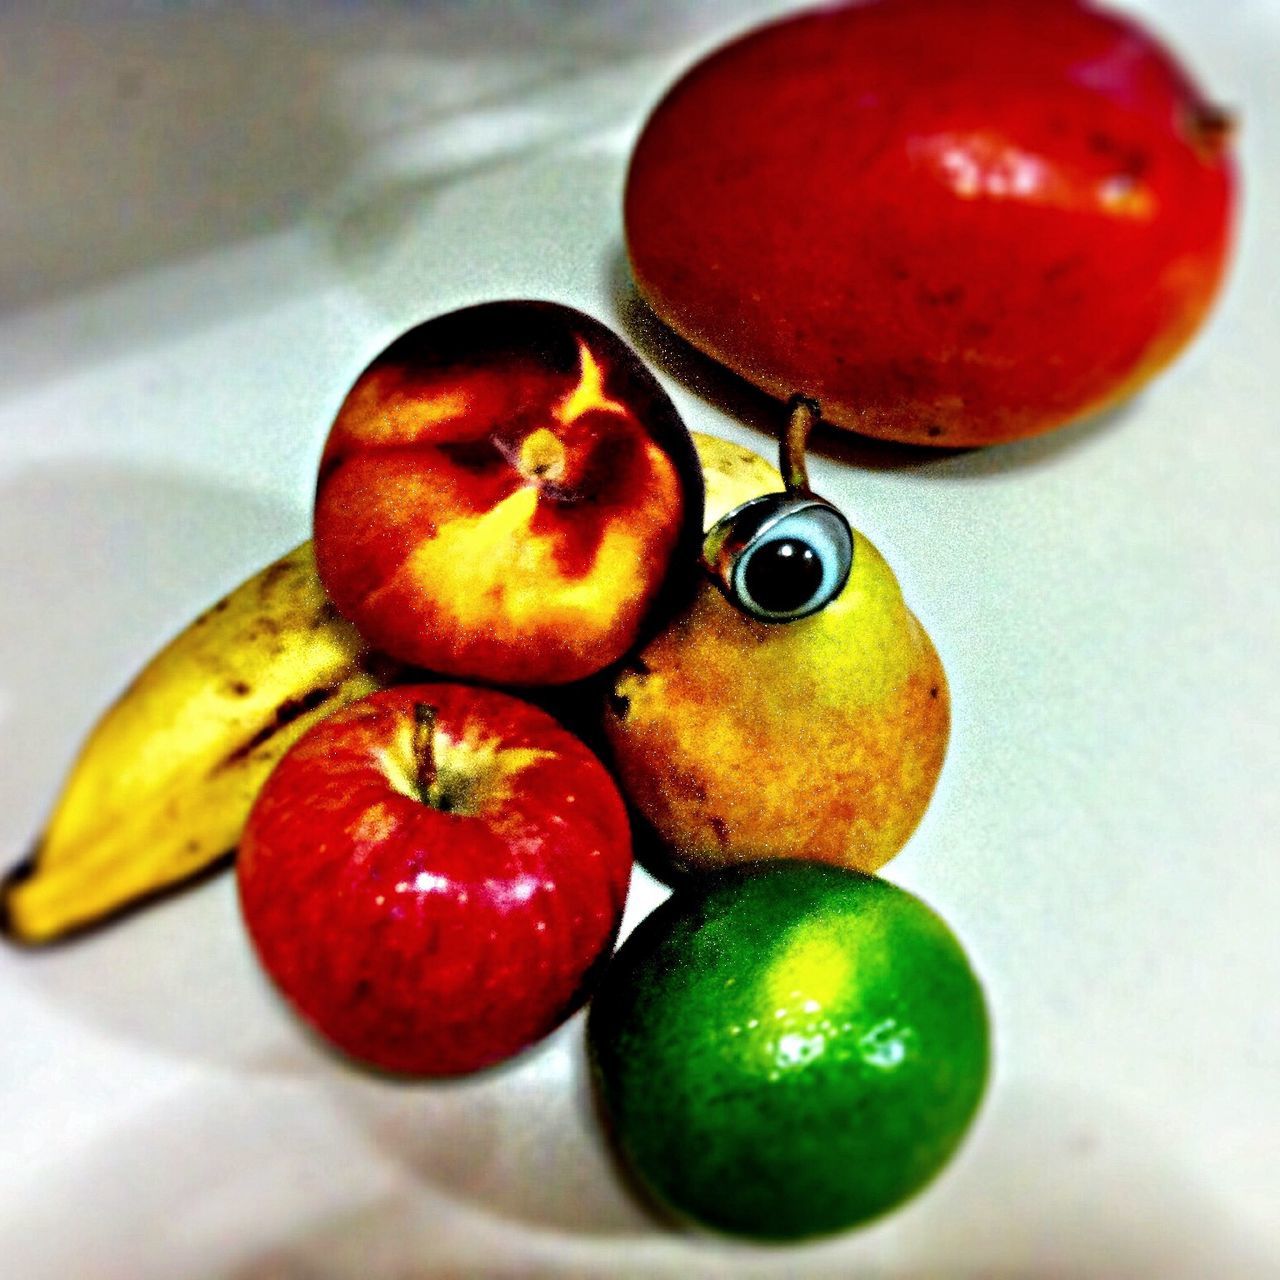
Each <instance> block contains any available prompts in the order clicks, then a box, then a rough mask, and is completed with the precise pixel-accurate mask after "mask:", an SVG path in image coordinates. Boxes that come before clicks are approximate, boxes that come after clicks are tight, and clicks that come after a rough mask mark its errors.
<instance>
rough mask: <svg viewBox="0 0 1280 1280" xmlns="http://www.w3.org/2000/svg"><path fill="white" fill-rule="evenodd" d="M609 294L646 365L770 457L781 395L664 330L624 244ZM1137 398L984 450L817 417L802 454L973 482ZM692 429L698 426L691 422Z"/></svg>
mask: <svg viewBox="0 0 1280 1280" xmlns="http://www.w3.org/2000/svg"><path fill="white" fill-rule="evenodd" d="M606 275H607V284H608V289H609V294H610V296H611V297H612V299H613V308H614V313H615V315H616V318H617V320H618V323H619V324H620V325H621V328H622V331H623V333H624V334H625V335H626V337H627V338H628V339H629V341H630V342H631V344H632V345H633V346H634V347H635V348H636V350H637V351H638V352H639V353H640V354H641V355H642V356H643V357H644V358H645V360H647V361H648V362H649V363H650V364H652V365H654V366H655V367H657V368H658V369H659V370H661V372H662V373H664V374H666V375H667V376H668V377H670V378H672V379H673V380H674V381H675V382H677V383H678V384H679V385H680V386H682V387H683V388H684V389H685V390H686V391H690V392H692V393H693V394H694V395H696V396H698V397H699V398H700V399H701V400H704V401H706V403H708V404H709V405H711V406H712V407H714V408H716V409H718V410H720V411H721V412H722V413H725V414H727V415H728V416H729V417H731V418H733V419H735V420H736V421H738V422H740V423H742V425H743V426H745V427H749V428H750V429H751V430H753V431H756V432H758V433H760V434H761V435H763V436H765V437H767V440H768V444H767V445H766V444H765V443H761V444H759V445H756V446H755V447H756V448H757V451H758V452H761V453H763V454H765V455H766V456H767V457H768V458H769V460H770V461H773V460H774V455H775V452H776V442H777V441H778V439H779V436H780V433H781V431H782V428H783V426H784V425H785V421H786V413H785V409H784V406H783V404H782V402H781V401H778V400H775V399H774V398H773V397H772V396H770V395H767V394H766V393H765V392H763V391H761V390H760V389H759V388H758V387H756V386H755V385H754V384H752V383H750V382H748V381H747V380H746V379H745V378H743V377H741V376H740V375H738V374H736V373H734V372H733V371H732V370H731V369H728V368H726V367H725V366H724V365H722V364H720V363H719V362H718V361H715V360H713V359H711V358H710V357H709V356H706V355H704V354H703V353H702V352H701V351H699V350H698V349H697V348H696V347H694V346H693V345H692V344H690V343H689V342H687V341H685V339H684V338H682V337H680V335H679V334H677V333H676V332H675V331H674V330H673V329H671V328H669V327H668V326H667V325H666V324H665V323H663V321H662V320H660V319H659V318H658V316H657V315H656V314H655V313H654V311H653V309H652V308H651V307H650V306H649V304H648V303H647V302H645V300H644V299H643V298H642V297H641V296H640V293H639V291H638V289H637V288H636V284H635V280H634V278H633V276H632V274H631V267H630V264H629V262H628V260H627V254H626V250H625V249H624V248H623V247H622V246H621V245H615V246H614V248H613V250H612V252H611V253H610V254H609V256H608V259H607V265H606ZM1137 403H1138V400H1137V398H1135V399H1132V400H1129V401H1126V402H1125V403H1124V404H1122V405H1118V406H1116V407H1115V408H1112V409H1106V410H1103V411H1102V412H1100V413H1096V414H1093V415H1091V416H1090V417H1087V418H1083V419H1081V420H1080V421H1079V422H1076V423H1073V424H1071V425H1070V426H1066V427H1060V428H1058V429H1057V430H1055V431H1051V432H1048V433H1046V434H1044V435H1040V436H1033V437H1031V438H1029V439H1025V440H1014V441H1010V442H1009V443H1007V444H998V445H989V446H987V447H985V448H930V447H928V446H925V445H911V444H901V443H898V442H897V441H892V440H877V439H874V438H872V437H871V436H863V435H858V434H857V433H855V432H852V431H845V430H842V429H840V428H837V427H833V426H831V425H830V424H828V423H825V422H823V423H820V424H819V425H818V428H817V430H816V431H815V432H814V434H813V436H812V437H811V439H810V443H809V452H810V453H812V454H813V455H815V456H817V457H821V458H829V459H830V460H831V461H833V462H839V463H842V464H844V465H845V466H850V467H856V468H859V469H861V470H864V471H909V472H911V473H912V474H913V475H920V476H925V477H945V478H947V479H960V480H980V479H982V478H984V477H986V476H996V475H1004V474H1008V473H1010V472H1015V471H1025V470H1034V469H1036V468H1038V467H1042V466H1049V465H1053V464H1054V463H1056V462H1058V461H1059V460H1060V459H1062V458H1063V457H1065V456H1067V455H1068V454H1070V453H1072V452H1074V451H1076V450H1079V449H1081V448H1085V447H1087V446H1089V445H1090V444H1092V443H1094V442H1096V441H1097V440H1099V439H1101V438H1102V437H1104V436H1106V435H1108V434H1109V433H1110V432H1111V431H1113V430H1114V429H1116V428H1118V427H1119V426H1120V425H1121V424H1122V423H1123V422H1124V421H1125V420H1126V419H1127V418H1128V417H1129V415H1130V414H1131V413H1132V412H1133V409H1134V407H1135V405H1136V404H1137ZM693 425H694V426H695V427H696V426H697V425H698V424H696V423H695V424H693Z"/></svg>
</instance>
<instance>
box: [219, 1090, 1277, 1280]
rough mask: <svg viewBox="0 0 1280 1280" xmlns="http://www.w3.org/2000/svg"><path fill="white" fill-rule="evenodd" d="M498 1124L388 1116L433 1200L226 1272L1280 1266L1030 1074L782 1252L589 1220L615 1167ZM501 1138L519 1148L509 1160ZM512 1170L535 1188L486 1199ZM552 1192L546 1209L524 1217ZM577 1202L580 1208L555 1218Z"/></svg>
mask: <svg viewBox="0 0 1280 1280" xmlns="http://www.w3.org/2000/svg"><path fill="white" fill-rule="evenodd" d="M524 1101H525V1102H526V1103H528V1102H529V1101H531V1099H530V1098H528V1097H527V1096H526V1097H525V1098H524ZM504 1117H505V1120H506V1121H507V1122H508V1123H509V1128H508V1129H507V1130H506V1131H505V1132H502V1133H497V1132H495V1128H496V1125H497V1118H496V1117H495V1118H494V1119H493V1121H492V1122H491V1123H490V1124H478V1123H471V1124H466V1123H461V1122H460V1123H459V1124H458V1125H457V1126H456V1128H455V1129H453V1130H452V1131H450V1130H437V1129H434V1128H432V1126H431V1124H430V1123H429V1122H428V1121H429V1117H428V1118H426V1119H424V1117H423V1116H422V1115H421V1113H417V1114H415V1112H414V1110H413V1107H412V1105H410V1106H408V1107H407V1108H406V1110H405V1111H404V1112H402V1113H400V1114H398V1115H396V1116H394V1117H392V1116H390V1115H386V1116H384V1117H382V1119H381V1123H383V1124H390V1123H395V1124H397V1125H399V1126H400V1127H401V1129H402V1132H401V1133H400V1134H399V1135H398V1136H397V1137H394V1138H390V1139H388V1141H389V1142H390V1144H391V1145H393V1146H402V1145H404V1144H405V1143H406V1141H411V1139H407V1138H406V1134H405V1133H404V1132H403V1131H404V1130H408V1131H412V1130H413V1129H414V1128H415V1127H416V1128H417V1129H418V1137H417V1139H416V1141H417V1143H418V1144H419V1147H420V1149H421V1152H422V1154H423V1155H426V1157H427V1162H426V1163H427V1165H429V1166H430V1167H429V1168H425V1167H424V1163H423V1160H422V1158H421V1157H420V1158H419V1159H418V1160H417V1161H415V1162H413V1163H412V1164H411V1165H409V1166H406V1168H414V1169H416V1170H417V1173H418V1176H424V1175H425V1178H426V1181H427V1182H428V1183H429V1184H430V1185H429V1188H428V1189H427V1190H428V1192H429V1193H424V1192H423V1191H419V1192H418V1193H417V1194H415V1193H414V1190H413V1189H412V1188H411V1187H407V1186H404V1185H400V1184H397V1185H396V1186H395V1187H394V1188H392V1189H391V1190H389V1191H388V1192H387V1193H386V1194H384V1195H382V1196H380V1197H379V1198H378V1199H376V1200H375V1201H374V1202H372V1203H367V1204H363V1205H361V1206H360V1207H359V1208H358V1209H356V1210H355V1211H353V1212H351V1213H341V1214H329V1215H326V1216H325V1217H324V1219H323V1220H322V1221H321V1222H320V1223H319V1225H317V1226H315V1227H312V1228H310V1229H306V1230H302V1231H299V1232H297V1233H296V1234H294V1235H292V1236H291V1237H289V1238H287V1239H283V1240H279V1241H276V1242H274V1243H273V1244H272V1245H271V1246H270V1247H269V1248H266V1249H263V1250H262V1251H261V1252H260V1253H259V1254H258V1255H256V1256H255V1257H253V1258H252V1259H250V1260H248V1261H247V1262H246V1263H245V1265H243V1266H242V1267H240V1268H239V1269H237V1270H236V1271H234V1272H233V1273H232V1274H233V1275H234V1277H235V1278H236V1280H263V1278H265V1277H267V1276H270V1277H271V1278H272V1280H293V1278H294V1277H297V1278H298V1280H302V1278H303V1277H306V1278H307V1280H314V1278H315V1277H319V1276H323V1277H333V1278H334V1280H338V1278H341V1277H354V1276H360V1277H368V1280H379V1277H392V1276H395V1277H407V1276H414V1277H431V1276H444V1275H457V1274H483V1275H494V1276H501V1275H519V1276H556V1277H561V1276H564V1277H570V1276H600V1275H613V1274H628V1275H644V1276H652V1277H685V1276H688V1275H698V1276H726V1277H727V1276H735V1277H737V1276H758V1277H766V1276H768V1277H774V1276H782V1275H786V1276H794V1275H803V1276H806V1277H808V1276H814V1277H847V1276H849V1275H861V1274H868V1275H876V1276H879V1277H884V1278H885V1280H926V1278H928V1277H937V1276H948V1277H954V1278H955V1280H966V1278H972V1280H977V1278H978V1277H981V1278H982V1280H1015V1278H1017V1280H1022V1278H1023V1277H1027V1276H1046V1277H1047V1276H1052V1277H1055V1280H1077V1278H1078V1280H1086V1278H1092V1277H1096V1276H1107V1277H1113V1278H1116V1280H1124V1278H1126V1277H1132V1278H1134V1280H1137V1278H1138V1277H1146V1276H1155V1275H1158V1276H1162V1277H1165V1278H1166V1280H1191V1278H1192V1277H1200V1276H1204V1275H1213V1276H1215V1277H1221V1278H1222V1280H1252V1278H1253V1277H1256V1276H1260V1275H1268V1274H1273V1273H1274V1269H1275V1264H1276V1261H1277V1260H1276V1259H1275V1258H1274V1257H1268V1251H1267V1249H1266V1248H1265V1246H1263V1245H1262V1244H1261V1242H1260V1241H1259V1240H1258V1239H1256V1238H1255V1237H1254V1236H1253V1235H1251V1233H1250V1232H1249V1231H1248V1230H1246V1229H1243V1228H1242V1227H1241V1226H1240V1224H1239V1223H1238V1222H1237V1221H1235V1220H1234V1219H1233V1217H1232V1215H1231V1214H1230V1213H1229V1212H1228V1211H1227V1209H1226V1208H1225V1207H1224V1206H1223V1205H1222V1204H1221V1203H1220V1202H1219V1201H1218V1200H1217V1199H1216V1198H1215V1196H1214V1194H1213V1193H1212V1192H1211V1191H1210V1190H1209V1188H1208V1186H1207V1185H1206V1180H1205V1179H1204V1178H1203V1177H1202V1176H1201V1173H1200V1171H1199V1170H1196V1169H1192V1168H1188V1167H1187V1165H1186V1163H1185V1161H1184V1160H1181V1159H1180V1158H1179V1157H1178V1155H1177V1154H1176V1153H1174V1152H1173V1151H1172V1150H1171V1149H1170V1147H1169V1145H1168V1142H1167V1140H1166V1139H1165V1138H1164V1137H1163V1135H1162V1134H1161V1133H1159V1132H1158V1131H1154V1130H1153V1129H1152V1127H1151V1124H1150V1121H1149V1120H1146V1121H1144V1120H1140V1119H1138V1118H1137V1117H1136V1116H1135V1115H1134V1114H1132V1112H1130V1111H1129V1110H1128V1109H1126V1108H1124V1107H1122V1106H1119V1105H1117V1104H1116V1103H1115V1102H1114V1101H1113V1100H1111V1099H1108V1098H1100V1097H1097V1096H1095V1095H1090V1094H1086V1093H1084V1092H1083V1091H1081V1090H1080V1089H1078V1088H1075V1087H1071V1086H1068V1085H1065V1084H1060V1083H1058V1082H1054V1081H1045V1080H1040V1079H1028V1080H1023V1081H1019V1082H1016V1083H1010V1084H1006V1085H1004V1086H1003V1087H1001V1088H999V1089H998V1090H997V1091H995V1093H994V1096H993V1097H992V1098H991V1099H990V1100H989V1102H988V1105H987V1107H986V1109H985V1111H984V1113H983V1114H982V1116H981V1118H980V1121H979V1124H978V1127H977V1130H976V1131H975V1132H974V1133H972V1134H971V1135H970V1138H969V1140H968V1141H967V1142H966V1144H965V1145H964V1147H963V1148H962V1149H961V1152H960V1154H959V1156H958V1157H957V1158H956V1159H955V1160H954V1161H953V1163H952V1164H951V1165H950V1166H948V1168H947V1169H946V1170H944V1171H943V1173H942V1174H941V1175H940V1177H939V1178H938V1179H937V1180H936V1181H935V1183H934V1184H932V1185H931V1186H929V1187H927V1188H926V1189H925V1190H924V1191H923V1192H922V1193H921V1194H920V1195H918V1196H917V1197H916V1198H915V1199H914V1200H912V1201H910V1202H909V1203H907V1204H906V1205H903V1206H900V1207H899V1208H898V1209H896V1210H894V1211H891V1212H890V1213H888V1214H887V1215H885V1216H884V1217H883V1218H880V1219H878V1220H876V1221H875V1222H872V1223H869V1224H867V1225H865V1226H864V1227H862V1228H860V1229H856V1230H853V1231H849V1232H845V1233H842V1234H839V1235H836V1236H832V1237H829V1238H826V1239H823V1240H820V1241H816V1242H812V1243H800V1244H791V1245H787V1244H757V1243H753V1242H748V1241H742V1240H733V1239H728V1238H724V1237H719V1236H712V1235H709V1234H706V1233H702V1232H698V1231H694V1230H685V1231H679V1230H676V1229H672V1228H669V1227H667V1226H665V1225H662V1224H659V1223H658V1222H657V1221H656V1220H655V1221H653V1222H652V1223H651V1224H649V1225H647V1226H645V1225H644V1224H643V1223H642V1222H640V1221H639V1220H637V1221H636V1222H635V1223H632V1222H631V1220H630V1219H629V1218H628V1220H627V1221H626V1222H625V1223H624V1222H622V1221H618V1222H615V1223H614V1224H612V1226H611V1225H610V1224H609V1223H606V1222H605V1221H602V1220H599V1219H597V1220H595V1221H594V1222H593V1223H590V1224H588V1223H587V1222H586V1221H585V1219H586V1218H587V1217H588V1216H590V1215H592V1214H594V1213H596V1212H598V1210H599V1203H600V1194H599V1188H598V1187H596V1186H593V1185H586V1186H585V1190H586V1193H587V1198H586V1199H580V1198H579V1197H581V1196H582V1194H583V1191H584V1181H586V1180H589V1179H594V1178H602V1177H604V1176H605V1175H606V1172H607V1171H606V1170H605V1169H603V1167H601V1166H600V1165H599V1164H597V1163H595V1162H594V1161H591V1162H588V1163H587V1164H585V1165H582V1166H578V1167H576V1168H569V1169H567V1170H566V1168H565V1166H564V1164H563V1160H564V1151H563V1150H562V1149H559V1148H557V1147H555V1146H553V1148H552V1149H551V1150H550V1151H547V1152H542V1151H539V1150H538V1149H537V1148H538V1144H540V1143H541V1142H543V1141H545V1140H546V1138H547V1136H548V1130H547V1127H546V1126H545V1125H544V1124H543V1123H541V1122H540V1120H539V1118H538V1117H536V1116H533V1115H530V1114H529V1113H528V1112H527V1110H524V1111H522V1110H519V1109H517V1108H514V1107H513V1108H512V1109H511V1111H510V1112H509V1113H504ZM565 1118H566V1117H565V1115H564V1113H563V1112H561V1111H560V1109H559V1108H558V1107H553V1108H552V1110H551V1112H550V1113H549V1114H548V1116H547V1120H548V1121H549V1122H550V1123H552V1124H555V1125H559V1124H561V1123H562V1122H563V1121H564V1120H565ZM569 1119H570V1120H571V1121H572V1122H573V1123H577V1120H576V1118H573V1117H569ZM477 1138H478V1139H479V1141H480V1143H481V1147H482V1151H481V1153H480V1154H479V1155H476V1154H471V1155H467V1154H463V1155H461V1156H459V1155H458V1154H457V1153H456V1152H455V1153H454V1155H453V1158H452V1161H451V1162H449V1161H447V1160H446V1159H445V1158H444V1157H443V1156H440V1155H439V1154H438V1153H437V1154H436V1155H434V1156H433V1155H431V1154H430V1153H429V1152H428V1150H427V1149H428V1147H429V1146H430V1145H431V1143H432V1142H433V1141H435V1140H437V1139H438V1140H440V1141H441V1142H448V1141H453V1142H454V1143H456V1144H457V1146H459V1147H461V1148H466V1147H467V1146H468V1145H469V1144H471V1143H472V1142H473V1141H475V1140H476V1139H477ZM553 1142H554V1137H553ZM495 1144H496V1145H497V1147H498V1148H500V1149H501V1150H502V1151H505V1152H506V1153H508V1156H513V1155H514V1153H517V1152H518V1153H519V1156H518V1158H512V1159H511V1162H510V1163H508V1164H506V1165H505V1166H503V1165H502V1163H501V1161H500V1160H495V1158H494V1149H495ZM572 1145H573V1146H574V1147H575V1148H578V1147H580V1146H581V1143H580V1141H579V1140H577V1139H575V1141H574V1143H573V1144H572ZM486 1152H487V1155H486V1154H485V1153H486ZM571 1154H572V1155H573V1157H574V1158H580V1152H579V1151H577V1150H575V1151H574V1152H572V1153H571ZM446 1166H447V1167H446ZM517 1171H519V1172H518V1174H517ZM566 1174H567V1176H566ZM517 1176H523V1177H524V1178H526V1179H529V1180H530V1181H532V1182H535V1183H537V1184H539V1185H538V1187H536V1188H534V1187H530V1186H525V1187H521V1188H516V1189H512V1188H508V1189H507V1190H506V1191H504V1192H498V1191H495V1187H496V1186H497V1185H498V1184H499V1183H501V1182H502V1180H503V1178H507V1179H510V1180H511V1181H512V1182H513V1183H514V1181H515V1180H516V1178H517ZM440 1193H443V1196H444V1203H443V1204H442V1203H441V1199H440ZM553 1201H554V1202H555V1203H556V1205H557V1208H556V1210H555V1211H554V1212H550V1213H546V1212H532V1213H531V1212H530V1211H529V1210H530V1206H531V1205H534V1204H541V1205H542V1207H543V1208H544V1209H545V1208H546V1207H547V1206H549V1205H550V1204H551V1203H552V1202H553ZM575 1201H576V1205H577V1207H576V1209H575V1210H574V1211H572V1212H564V1211H563V1206H565V1205H568V1204H570V1203H574V1202H575ZM513 1208H514V1209H515V1212H514V1213H513V1212H512V1210H513ZM593 1228H594V1229H593ZM615 1228H616V1229H615ZM515 1259H518V1260H519V1261H518V1262H517V1261H515ZM219 1274H222V1273H219Z"/></svg>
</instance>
